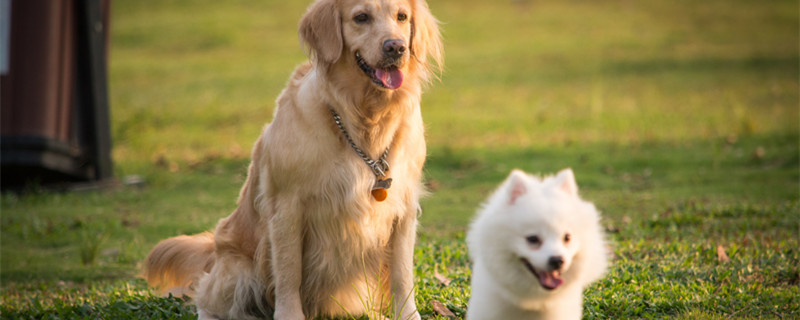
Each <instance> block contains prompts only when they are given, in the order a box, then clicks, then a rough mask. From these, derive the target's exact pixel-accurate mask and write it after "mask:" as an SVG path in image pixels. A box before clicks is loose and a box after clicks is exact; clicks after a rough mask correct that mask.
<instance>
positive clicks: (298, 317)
mask: <svg viewBox="0 0 800 320" xmlns="http://www.w3.org/2000/svg"><path fill="white" fill-rule="evenodd" d="M273 319H275V320H305V319H306V316H305V315H304V314H303V312H302V311H296V312H293V311H286V310H280V309H276V310H275V315H274V316H273Z"/></svg>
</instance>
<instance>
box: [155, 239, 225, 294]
mask: <svg viewBox="0 0 800 320" xmlns="http://www.w3.org/2000/svg"><path fill="white" fill-rule="evenodd" d="M213 266H214V235H213V234H211V233H210V232H204V233H200V234H196V235H193V236H177V237H172V238H169V239H166V240H162V241H161V242H159V243H158V244H157V245H156V246H155V247H154V248H153V250H151V251H150V254H148V255H147V259H146V260H145V262H144V270H143V273H142V277H143V278H145V279H146V280H147V283H149V284H150V286H153V287H155V288H157V289H158V290H159V291H160V292H161V293H162V294H164V295H167V294H170V293H171V294H172V295H173V296H177V297H180V296H183V295H186V296H189V297H193V296H194V286H195V284H196V283H197V281H198V280H200V277H201V276H202V275H203V274H204V273H206V272H209V271H211V267H213Z"/></svg>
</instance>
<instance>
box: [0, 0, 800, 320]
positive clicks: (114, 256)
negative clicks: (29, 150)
mask: <svg viewBox="0 0 800 320" xmlns="http://www.w3.org/2000/svg"><path fill="white" fill-rule="evenodd" d="M306 5H307V2H306V1H252V0H240V1H210V0H201V1H197V0H194V1H188V0H173V1H155V0H152V1H150V0H149V1H118V2H115V3H114V5H113V18H112V21H113V26H112V29H111V30H112V46H111V64H110V98H111V103H112V135H113V136H112V138H113V141H114V154H113V156H114V160H115V170H116V176H117V177H119V178H123V177H125V176H128V175H133V174H135V175H140V176H142V177H143V178H144V180H145V181H146V185H145V186H144V187H143V188H136V187H122V188H119V189H115V190H106V191H89V192H74V193H66V194H62V193H52V192H48V191H44V190H39V191H37V189H36V188H32V190H33V191H34V192H31V193H27V194H24V195H13V194H5V195H2V199H0V200H1V201H2V202H1V203H0V205H1V207H0V209H2V212H1V215H0V249H2V251H0V253H1V255H0V318H3V319H56V318H62V319H63V318H91V319H95V318H106V319H110V318H114V319H117V318H131V317H136V318H159V319H160V318H176V319H184V318H194V317H195V315H194V314H193V312H194V308H193V307H192V306H191V305H189V304H186V303H185V302H184V301H183V300H181V299H177V298H161V297H157V296H155V295H154V294H153V292H151V291H150V290H149V289H148V288H147V287H146V284H145V283H144V282H143V281H142V280H140V279H137V278H136V275H137V274H138V272H139V264H140V263H141V261H142V259H143V258H144V256H145V255H146V254H147V252H148V250H149V249H150V248H151V247H152V246H153V245H154V244H155V243H156V242H157V241H159V240H161V239H163V238H166V237H168V236H173V235H177V234H185V233H196V232H200V231H204V230H209V229H211V228H213V226H214V225H215V223H216V222H217V221H218V220H219V219H220V218H222V217H224V216H226V215H227V214H228V213H229V212H230V211H232V210H233V208H234V206H235V200H236V197H237V195H238V190H239V188H240V187H241V184H242V183H243V182H244V178H245V173H246V168H247V164H248V159H247V158H248V156H249V149H250V146H251V145H252V143H253V141H254V140H255V137H256V136H257V135H258V133H259V132H260V129H261V127H262V126H263V125H264V123H266V122H268V121H270V119H271V117H272V112H273V108H274V103H273V102H274V100H275V97H276V96H277V94H278V93H279V92H280V90H281V89H282V88H283V85H284V83H285V81H286V79H287V77H288V75H289V74H290V72H291V71H292V69H293V67H294V66H295V65H297V64H299V63H301V62H302V61H304V60H305V56H304V55H303V52H302V50H301V49H300V46H299V42H298V40H297V35H296V27H297V22H298V20H299V17H300V16H301V15H302V13H303V12H304V10H305V7H306ZM430 6H431V9H432V11H433V12H434V14H435V15H436V16H437V17H438V18H439V19H440V20H441V21H442V22H443V25H442V29H443V30H444V37H445V48H446V54H447V59H446V68H445V72H444V74H443V75H442V81H441V82H440V83H436V84H434V85H433V86H432V87H431V88H430V89H429V90H428V92H427V93H426V94H425V95H424V97H423V113H424V118H425V122H426V131H427V141H428V144H429V156H428V162H427V165H426V169H425V171H426V181H427V183H428V185H429V186H430V188H431V191H432V192H431V195H430V196H429V197H427V198H426V199H424V200H423V202H422V206H423V215H422V216H421V218H420V224H421V225H420V235H419V240H418V244H417V247H416V259H415V260H416V266H415V268H416V269H415V273H416V276H417V297H416V299H417V305H418V306H419V307H420V309H421V310H420V311H421V313H422V314H423V318H426V319H434V318H437V316H436V315H434V312H433V310H432V307H431V301H432V300H437V301H440V302H442V303H443V304H444V305H445V306H447V307H448V308H449V309H450V310H452V311H453V312H454V313H455V314H456V315H457V316H458V317H463V316H464V314H465V311H466V309H467V308H468V305H467V302H468V300H469V295H470V293H469V279H470V269H469V263H468V261H469V260H468V253H467V251H466V247H465V243H464V232H465V230H466V228H467V226H468V224H469V222H470V220H471V218H472V216H473V214H474V212H475V210H476V208H477V207H478V206H479V205H480V203H481V202H482V201H484V199H485V198H486V196H487V195H488V193H490V192H491V191H492V190H493V189H494V188H495V187H496V186H497V184H499V183H500V181H502V179H503V178H505V176H506V175H507V174H508V172H509V171H510V170H511V169H513V168H521V169H524V170H526V171H529V172H533V173H542V174H550V173H554V172H556V171H557V170H559V169H562V168H565V167H571V168H573V170H574V171H575V173H576V177H577V180H578V184H579V186H580V188H581V194H582V196H583V197H584V198H586V199H588V200H591V201H593V202H595V204H596V205H597V207H598V208H599V209H600V210H601V211H602V212H603V224H604V226H605V227H606V229H607V230H608V235H609V240H610V242H611V243H612V245H613V248H614V254H615V258H614V260H613V263H612V266H611V268H610V270H609V273H608V275H607V276H606V277H605V278H604V279H603V280H601V281H599V282H598V283H596V284H595V285H593V286H592V287H591V288H590V289H589V290H588V291H587V292H586V300H585V303H584V306H585V318H588V319H606V318H607V319H628V318H670V319H723V318H725V319H727V318H742V319H787V318H797V317H800V292H798V291H800V289H799V288H800V270H798V265H800V249H798V248H799V247H800V243H799V242H800V241H799V240H798V238H800V204H799V203H798V200H800V115H798V113H799V112H800V108H798V105H800V94H799V93H798V87H800V84H799V81H798V70H800V62H799V61H800V58H798V56H800V54H799V53H798V51H799V50H798V39H800V31H799V30H798V25H800V19H799V18H798V12H800V11H799V10H798V4H797V3H796V2H793V1H771V2H749V1H738V0H735V1H733V2H731V1H721V0H712V1H702V2H696V1H695V2H692V1H662V0H656V1H646V2H630V1H623V0H614V1H606V2H591V1H590V2H586V1H560V2H552V3H547V2H539V1H528V0H521V1H501V2H497V1H495V2H492V1H476V0H464V1H431V3H430ZM718 246H722V247H723V248H724V249H725V251H726V253H727V255H728V256H729V257H730V261H729V262H721V261H719V260H718V258H717V247H718ZM437 272H438V273H439V274H441V275H444V276H446V277H448V278H450V279H452V282H451V283H450V284H449V285H448V286H444V285H443V284H441V283H440V281H439V280H437V279H436V278H435V276H434V274H435V273H437ZM438 318H441V317H438Z"/></svg>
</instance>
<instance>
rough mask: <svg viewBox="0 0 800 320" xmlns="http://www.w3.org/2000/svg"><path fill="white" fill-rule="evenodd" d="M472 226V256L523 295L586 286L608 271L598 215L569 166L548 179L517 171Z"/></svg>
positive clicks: (500, 188) (494, 195) (502, 281)
mask: <svg viewBox="0 0 800 320" xmlns="http://www.w3.org/2000/svg"><path fill="white" fill-rule="evenodd" d="M472 229H473V230H472V231H471V233H470V236H469V239H468V241H469V245H470V251H471V253H472V255H473V259H483V263H484V265H485V267H486V269H487V270H488V271H489V273H490V274H492V276H493V277H494V278H495V279H496V280H497V281H498V282H500V283H504V284H505V286H506V287H507V288H508V287H509V286H510V287H511V288H508V289H511V290H512V291H514V292H516V293H517V294H520V295H530V294H541V293H543V292H557V291H558V289H559V288H562V287H565V286H574V285H578V286H580V287H583V286H584V285H586V284H588V283H589V282H591V281H594V280H596V279H597V278H598V277H599V276H600V275H602V273H603V272H604V271H605V267H606V259H605V256H606V249H605V244H604V241H603V237H602V232H601V231H600V226H599V214H598V213H597V210H596V209H595V207H594V205H593V204H591V203H588V202H585V201H583V200H581V199H580V197H579V196H578V186H577V184H576V183H575V177H574V175H573V173H572V170H570V169H565V170H562V171H561V172H559V173H558V174H557V175H556V176H555V177H547V178H545V179H538V178H536V177H533V176H529V175H527V174H525V173H524V172H522V171H519V170H514V171H512V172H511V174H510V175H509V177H508V178H507V179H506V181H505V182H504V183H503V184H502V185H501V186H500V187H499V188H498V190H497V191H496V192H495V193H494V194H493V195H492V196H491V197H490V198H489V201H488V202H487V204H486V205H485V207H484V209H483V210H482V212H481V213H480V215H479V217H478V218H477V219H476V221H475V222H474V223H473V228H472Z"/></svg>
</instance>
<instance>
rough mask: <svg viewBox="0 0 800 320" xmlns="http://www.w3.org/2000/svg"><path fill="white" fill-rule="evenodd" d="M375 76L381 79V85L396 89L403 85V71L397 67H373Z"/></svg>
mask: <svg viewBox="0 0 800 320" xmlns="http://www.w3.org/2000/svg"><path fill="white" fill-rule="evenodd" d="M375 76H377V77H378V79H380V80H381V82H382V83H383V86H385V87H387V88H389V89H397V88H400V86H401V85H403V72H402V71H400V70H399V69H391V70H383V69H375Z"/></svg>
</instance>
